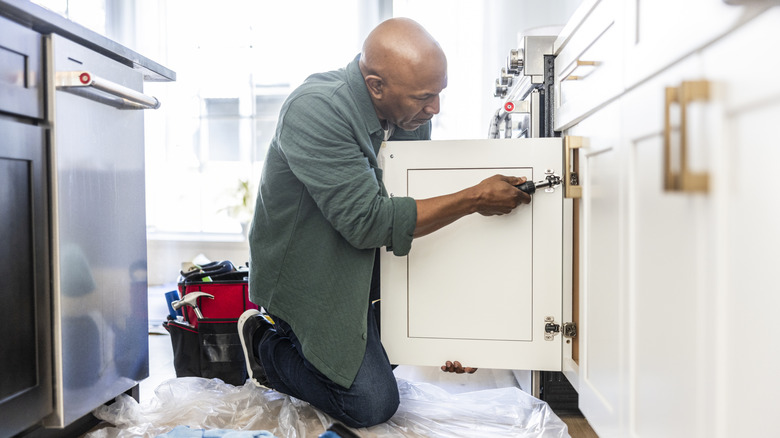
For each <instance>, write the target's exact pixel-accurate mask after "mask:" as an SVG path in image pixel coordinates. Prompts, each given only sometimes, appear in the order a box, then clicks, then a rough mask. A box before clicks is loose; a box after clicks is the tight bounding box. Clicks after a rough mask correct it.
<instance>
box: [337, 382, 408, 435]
mask: <svg viewBox="0 0 780 438" xmlns="http://www.w3.org/2000/svg"><path fill="white" fill-rule="evenodd" d="M399 404H400V399H399V396H398V389H397V388H396V389H395V391H385V392H384V394H375V395H374V396H372V397H365V400H363V402H362V403H359V404H358V406H356V407H355V409H354V410H353V411H352V412H347V416H348V418H344V419H342V421H344V423H346V425H347V426H349V427H355V428H361V427H371V426H375V425H377V424H381V423H384V422H385V421H387V420H389V419H390V418H391V417H392V416H393V415H395V412H396V411H397V410H398V405H399Z"/></svg>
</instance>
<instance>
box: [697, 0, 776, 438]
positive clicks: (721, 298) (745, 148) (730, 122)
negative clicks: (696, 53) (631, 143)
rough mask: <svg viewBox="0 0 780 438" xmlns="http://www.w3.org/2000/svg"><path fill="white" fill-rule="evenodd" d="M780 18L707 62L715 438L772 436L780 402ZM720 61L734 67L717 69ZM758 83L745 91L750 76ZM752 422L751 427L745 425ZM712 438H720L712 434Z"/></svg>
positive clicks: (762, 22) (739, 35) (761, 23)
mask: <svg viewBox="0 0 780 438" xmlns="http://www.w3.org/2000/svg"><path fill="white" fill-rule="evenodd" d="M778 23H780V8H777V7H775V8H772V9H770V10H769V11H767V12H766V13H764V14H763V15H762V16H760V17H758V18H757V19H755V20H754V21H752V22H751V23H749V24H748V25H747V26H745V27H744V28H741V29H739V30H738V31H736V32H734V34H732V35H729V37H728V38H725V39H723V40H721V41H719V42H718V43H717V44H715V45H713V46H712V47H711V48H710V49H708V50H707V51H706V52H704V53H703V54H702V64H703V66H704V69H705V70H706V71H707V73H708V74H707V78H708V79H709V80H710V81H712V83H713V84H714V85H715V86H716V87H717V88H718V90H719V91H720V95H719V96H718V99H717V100H716V101H715V102H714V104H720V105H721V106H722V111H723V114H724V121H723V123H722V124H721V126H720V128H721V129H720V130H718V131H716V132H717V133H718V134H720V138H719V140H720V141H719V142H718V143H717V145H714V147H715V148H716V149H717V150H719V151H721V152H720V154H719V155H720V157H721V158H720V160H719V161H720V162H719V165H718V168H719V169H720V171H721V177H719V178H716V179H714V181H713V183H714V184H715V189H716V190H718V198H717V200H718V206H717V208H718V210H717V217H718V219H719V223H718V233H717V234H718V239H719V240H720V244H721V245H722V247H721V248H722V249H721V252H720V254H719V257H718V270H717V272H716V273H715V274H716V289H715V292H717V294H713V295H714V296H713V298H712V299H713V300H714V301H716V302H717V307H716V311H715V312H714V315H715V316H717V318H718V319H717V320H716V321H713V322H714V323H713V327H714V330H713V331H712V332H711V333H710V337H711V338H713V339H715V340H717V344H716V346H717V349H718V356H717V360H715V361H714V367H715V368H716V369H717V375H716V377H715V379H716V381H717V382H718V385H716V386H715V390H716V391H717V399H718V404H717V408H716V410H714V412H713V418H714V419H715V421H714V423H715V430H716V431H717V433H718V435H717V436H723V437H732V436H769V435H771V434H772V433H773V432H771V431H772V430H775V429H776V426H775V418H776V416H777V394H778V393H780V374H779V373H778V372H777V370H778V363H780V338H778V337H777V336H774V335H773V334H774V332H775V330H776V328H775V327H776V325H777V323H776V320H777V309H780V293H778V291H780V286H778V280H777V270H778V266H780V252H779V251H778V248H780V227H778V225H777V218H778V216H780V204H778V201H777V199H778V198H777V190H776V187H777V164H778V163H780V148H778V147H777V143H778V142H777V123H778V120H779V119H780V82H778V81H777V80H775V79H774V78H773V77H772V75H773V74H774V73H775V72H777V71H778V70H780V57H778V56H776V55H775V54H774V53H770V52H768V51H767V49H766V48H767V47H777V46H778V45H780V27H778ZM723 56H730V57H732V58H733V59H734V61H735V62H729V63H727V64H726V65H723V64H722V63H719V60H720V59H722V57H723ZM748 71H749V72H751V73H752V75H754V76H755V77H757V78H761V80H760V82H758V83H757V84H756V86H746V83H745V73H746V72H748ZM746 418H750V419H751V421H745V419H746ZM711 436H716V435H715V434H712V435H711Z"/></svg>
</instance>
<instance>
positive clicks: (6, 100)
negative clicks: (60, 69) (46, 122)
mask: <svg viewBox="0 0 780 438" xmlns="http://www.w3.org/2000/svg"><path fill="white" fill-rule="evenodd" d="M42 47H43V45H42V39H41V35H40V34H39V33H37V32H34V31H32V30H30V29H27V28H25V27H22V26H20V25H18V24H16V23H14V22H12V21H10V20H8V19H5V18H2V17H0V111H2V112H7V113H11V114H15V115H20V116H25V117H32V118H36V119H42V118H43V56H42Z"/></svg>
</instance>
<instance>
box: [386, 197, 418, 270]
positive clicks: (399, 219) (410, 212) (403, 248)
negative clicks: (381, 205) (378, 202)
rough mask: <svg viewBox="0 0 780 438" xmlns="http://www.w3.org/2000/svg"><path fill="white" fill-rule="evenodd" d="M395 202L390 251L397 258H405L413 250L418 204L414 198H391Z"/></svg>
mask: <svg viewBox="0 0 780 438" xmlns="http://www.w3.org/2000/svg"><path fill="white" fill-rule="evenodd" d="M390 199H391V200H392V202H393V232H392V242H391V243H390V244H389V245H387V250H388V251H393V254H395V255H397V256H405V255H407V254H409V251H410V250H411V249H412V239H413V238H414V229H415V226H416V225H417V203H416V202H415V201H414V199H412V198H405V197H403V198H402V197H398V198H390Z"/></svg>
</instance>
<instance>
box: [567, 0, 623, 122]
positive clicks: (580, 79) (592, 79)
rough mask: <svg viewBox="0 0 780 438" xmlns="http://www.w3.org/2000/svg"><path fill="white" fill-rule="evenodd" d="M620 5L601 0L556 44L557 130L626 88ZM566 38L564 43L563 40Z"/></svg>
mask: <svg viewBox="0 0 780 438" xmlns="http://www.w3.org/2000/svg"><path fill="white" fill-rule="evenodd" d="M619 9H620V8H619V4H618V3H617V2H614V1H612V0H602V1H600V2H597V3H596V4H595V6H593V9H592V10H591V11H589V12H588V13H587V14H583V15H584V21H582V22H581V23H580V24H579V25H578V26H577V27H576V29H575V30H574V31H573V32H572V33H571V34H569V35H565V34H562V35H561V37H559V40H558V41H556V45H559V44H560V46H559V47H558V50H557V57H556V59H555V75H556V77H555V88H556V90H555V91H556V93H555V99H556V102H555V107H556V108H555V109H556V111H555V130H563V129H565V128H567V127H569V126H572V125H573V124H574V123H576V122H577V121H579V120H580V119H582V118H583V117H584V116H586V115H587V114H589V113H591V112H593V111H595V110H596V109H597V108H599V107H600V106H602V105H603V104H604V103H606V102H608V101H609V100H611V99H612V98H614V97H616V96H617V95H618V94H620V93H621V92H622V91H623V78H622V69H621V64H620V60H621V55H622V53H621V51H622V43H621V35H622V30H621V28H620V25H621V24H620V22H619V20H617V17H619V16H620V14H619ZM561 41H563V42H561Z"/></svg>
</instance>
